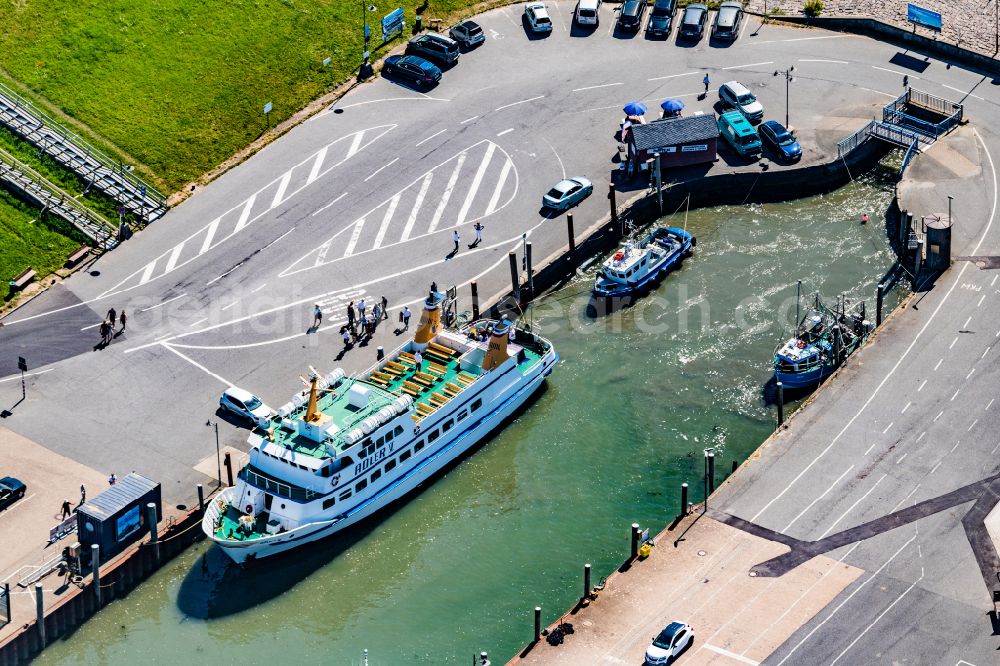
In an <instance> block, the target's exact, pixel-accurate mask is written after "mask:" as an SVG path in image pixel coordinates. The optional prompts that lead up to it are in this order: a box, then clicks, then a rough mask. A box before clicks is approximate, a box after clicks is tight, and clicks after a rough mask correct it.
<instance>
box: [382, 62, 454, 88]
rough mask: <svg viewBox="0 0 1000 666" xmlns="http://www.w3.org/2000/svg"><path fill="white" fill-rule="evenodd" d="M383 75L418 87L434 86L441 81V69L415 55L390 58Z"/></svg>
mask: <svg viewBox="0 0 1000 666" xmlns="http://www.w3.org/2000/svg"><path fill="white" fill-rule="evenodd" d="M382 73H383V74H386V75H389V76H394V77H396V78H399V79H405V80H407V81H409V82H410V83H413V84H414V85H418V86H432V85H434V84H435V83H437V82H438V81H440V80H441V69H440V68H439V67H438V66H437V65H435V64H434V63H432V62H428V61H426V60H424V59H423V58H421V57H420V56H415V55H392V56H389V57H388V58H386V59H385V65H383V67H382Z"/></svg>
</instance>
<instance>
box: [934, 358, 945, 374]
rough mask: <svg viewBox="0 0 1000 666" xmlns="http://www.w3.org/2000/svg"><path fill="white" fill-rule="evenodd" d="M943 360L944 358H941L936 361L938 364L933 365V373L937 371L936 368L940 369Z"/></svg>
mask: <svg viewBox="0 0 1000 666" xmlns="http://www.w3.org/2000/svg"><path fill="white" fill-rule="evenodd" d="M943 360H944V357H943V356H942V357H941V358H939V359H938V362H937V363H935V364H934V371H935V372H936V371H937V369H938V368H940V367H941V361H943Z"/></svg>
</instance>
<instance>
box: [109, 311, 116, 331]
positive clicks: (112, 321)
mask: <svg viewBox="0 0 1000 666" xmlns="http://www.w3.org/2000/svg"><path fill="white" fill-rule="evenodd" d="M116 321H118V314H117V313H116V312H115V309H114V308H111V309H110V310H108V322H110V324H111V328H112V329H114V327H115V322H116Z"/></svg>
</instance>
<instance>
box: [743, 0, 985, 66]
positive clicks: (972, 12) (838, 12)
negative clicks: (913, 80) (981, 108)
mask: <svg viewBox="0 0 1000 666" xmlns="http://www.w3.org/2000/svg"><path fill="white" fill-rule="evenodd" d="M994 2H995V0H986V1H984V0H921V2H919V3H918V4H919V5H920V6H921V7H924V8H925V9H929V10H931V11H934V12H938V13H939V14H941V22H942V24H943V28H942V31H941V33H940V35H938V37H939V38H940V39H942V40H944V41H946V42H948V43H950V44H957V45H958V46H961V47H963V48H966V49H969V50H971V51H977V52H979V53H984V54H986V55H994V54H995V53H996V50H997V39H996V14H995V12H996V8H995V7H994ZM804 4H805V3H804V2H803V0H750V1H749V2H748V3H747V8H748V9H750V10H751V11H755V12H763V11H764V6H765V5H767V11H768V13H771V12H774V11H775V10H779V11H780V12H781V13H783V14H786V15H800V14H801V13H802V5H804ZM906 5H907V2H906V0H869V2H856V1H855V0H823V13H822V14H821V16H824V17H866V18H874V19H877V20H879V21H882V22H884V23H888V24H890V25H895V26H898V27H900V28H904V29H906V30H913V24H912V23H910V22H908V21H907V20H906ZM916 32H917V33H918V34H922V35H926V36H928V37H932V38H933V37H934V36H935V34H936V33H935V32H934V31H933V30H928V29H926V28H919V27H918V28H917V29H916Z"/></svg>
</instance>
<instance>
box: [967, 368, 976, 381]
mask: <svg viewBox="0 0 1000 666" xmlns="http://www.w3.org/2000/svg"><path fill="white" fill-rule="evenodd" d="M975 371H976V369H975V368H973V369H972V370H969V374H967V375H966V376H965V378H966V379H968V378H969V377H971V376H972V373H973V372H975Z"/></svg>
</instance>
